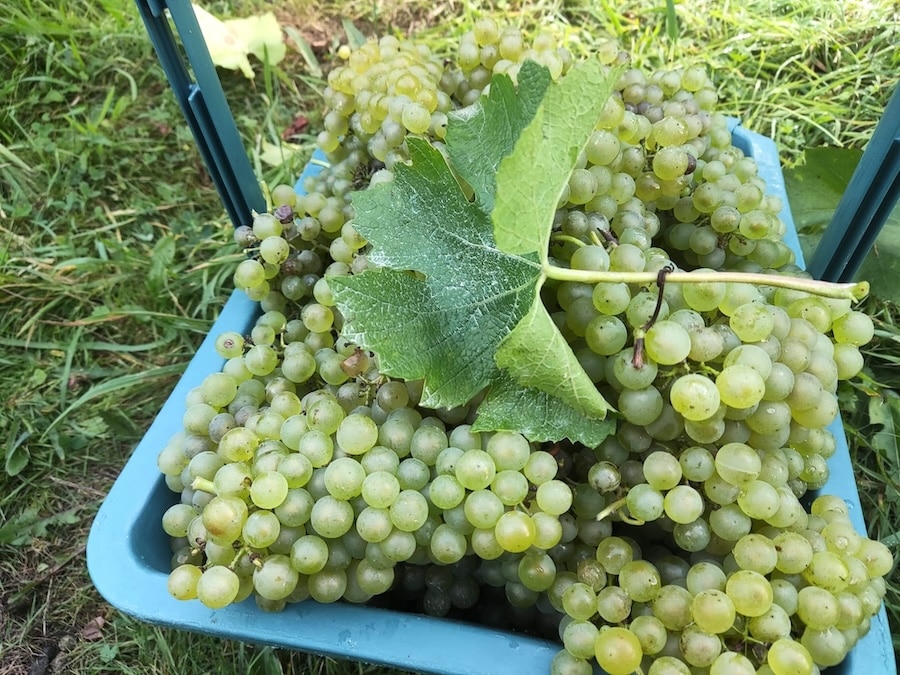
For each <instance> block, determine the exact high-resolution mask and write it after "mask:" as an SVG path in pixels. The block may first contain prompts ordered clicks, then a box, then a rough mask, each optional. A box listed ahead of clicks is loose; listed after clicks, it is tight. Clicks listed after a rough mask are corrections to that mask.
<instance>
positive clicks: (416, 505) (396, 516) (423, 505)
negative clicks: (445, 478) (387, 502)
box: [390, 490, 428, 532]
mask: <svg viewBox="0 0 900 675" xmlns="http://www.w3.org/2000/svg"><path fill="white" fill-rule="evenodd" d="M390 514H391V522H392V523H393V524H394V527H396V528H397V529H399V530H402V531H404V532H414V531H415V530H418V529H419V528H420V527H421V526H422V525H423V524H424V523H425V520H426V518H428V502H427V501H426V500H425V497H423V496H422V495H421V494H420V493H418V492H416V491H415V490H401V491H400V493H399V494H398V495H397V498H396V499H395V500H394V503H393V504H391V506H390Z"/></svg>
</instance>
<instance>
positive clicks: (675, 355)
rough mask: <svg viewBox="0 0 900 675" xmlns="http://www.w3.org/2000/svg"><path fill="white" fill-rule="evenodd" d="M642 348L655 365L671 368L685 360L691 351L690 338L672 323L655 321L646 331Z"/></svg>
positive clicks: (682, 329)
mask: <svg viewBox="0 0 900 675" xmlns="http://www.w3.org/2000/svg"><path fill="white" fill-rule="evenodd" d="M644 347H645V348H646V350H647V354H648V355H649V356H650V358H651V359H653V360H654V361H655V362H656V363H659V364H661V365H666V366H671V365H674V364H676V363H680V362H681V361H683V360H685V359H686V358H687V356H688V354H689V353H690V350H691V338H690V335H688V332H687V331H686V330H685V329H684V328H683V327H682V326H680V325H679V324H677V323H675V322H674V321H665V320H664V321H657V322H656V323H655V324H653V325H652V326H651V327H650V329H649V330H648V331H647V334H646V336H645V337H644Z"/></svg>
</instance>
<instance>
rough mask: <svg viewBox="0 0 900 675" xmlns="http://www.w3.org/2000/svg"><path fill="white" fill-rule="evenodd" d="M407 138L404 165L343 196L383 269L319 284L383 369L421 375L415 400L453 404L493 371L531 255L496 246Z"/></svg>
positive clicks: (528, 300)
mask: <svg viewBox="0 0 900 675" xmlns="http://www.w3.org/2000/svg"><path fill="white" fill-rule="evenodd" d="M407 143H408V145H409V153H410V157H411V159H412V165H411V166H406V165H403V164H399V165H397V166H396V167H395V176H394V180H393V181H391V182H389V183H385V184H383V185H379V186H376V187H374V188H370V189H368V190H365V191H363V192H359V193H357V194H355V195H354V197H353V207H354V210H355V212H356V217H355V219H354V223H355V225H356V227H357V229H358V230H359V231H360V232H361V233H362V234H363V236H365V237H366V238H367V239H368V240H369V242H370V243H371V244H372V245H373V249H372V252H371V253H370V259H371V260H372V261H373V262H375V263H377V264H378V265H381V266H382V267H384V268H386V269H383V270H380V271H375V272H366V273H363V274H360V275H356V276H350V277H334V278H332V279H330V280H329V285H330V286H331V288H332V289H333V291H334V295H335V300H336V301H337V303H338V307H339V308H340V310H341V313H342V314H343V316H344V328H343V331H342V332H343V335H344V336H345V337H347V338H348V339H350V340H352V341H354V342H356V343H357V344H359V345H361V346H363V347H365V348H366V349H371V350H373V351H375V352H376V353H377V354H378V356H379V363H380V367H381V369H382V371H383V372H384V373H385V374H386V375H390V376H394V377H401V378H404V379H422V378H424V379H425V386H424V390H423V395H422V404H423V405H425V406H428V407H435V408H437V407H453V406H458V405H463V404H464V403H466V402H468V401H469V400H470V399H472V398H473V397H474V396H475V394H477V393H478V392H479V391H481V390H482V389H483V388H484V387H485V386H487V385H489V384H490V382H491V380H492V379H493V378H494V377H495V376H496V374H497V365H496V364H495V363H494V353H495V351H496V349H497V344H498V343H499V342H500V340H501V339H502V338H503V337H504V336H505V335H506V334H507V333H509V331H510V330H512V328H513V327H514V326H515V325H516V323H518V322H519V319H521V318H522V316H524V315H525V313H526V312H527V311H528V308H529V307H531V305H532V304H533V303H534V301H535V298H536V286H535V284H536V282H537V279H538V278H539V275H540V271H541V269H540V264H539V263H538V261H537V257H536V256H531V258H526V257H522V256H512V255H508V254H505V253H503V252H502V251H500V250H499V249H497V247H496V246H495V245H494V242H493V238H492V236H491V229H492V228H491V221H490V217H489V215H488V214H486V213H485V212H484V211H483V210H481V208H480V207H479V206H478V205H477V204H475V203H473V202H469V201H468V200H467V199H466V198H465V196H464V195H463V193H462V191H461V190H460V189H459V186H458V184H457V183H456V180H455V178H454V177H453V174H452V173H451V171H450V167H449V166H448V165H447V163H446V161H445V160H444V158H443V157H442V156H441V154H440V153H439V152H438V151H437V150H436V149H435V148H433V147H432V146H431V145H429V144H428V143H426V142H425V141H423V140H421V139H409V140H408V141H407ZM408 270H415V271H416V272H418V274H412V273H410V272H409V271H408ZM423 275H424V278H423Z"/></svg>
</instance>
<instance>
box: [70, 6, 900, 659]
mask: <svg viewBox="0 0 900 675" xmlns="http://www.w3.org/2000/svg"><path fill="white" fill-rule="evenodd" d="M169 4H170V5H172V7H171V9H172V13H173V18H175V19H176V24H178V23H179V20H180V21H181V22H182V25H184V22H187V26H188V29H187V35H186V34H185V31H184V29H182V31H181V33H182V38H183V40H187V41H188V42H190V43H191V49H190V50H186V51H188V52H189V59H190V61H191V65H192V67H193V69H194V73H195V75H196V76H198V79H203V78H204V77H205V78H206V79H207V82H206V83H205V85H204V87H205V88H204V90H203V91H201V90H200V87H199V86H198V85H197V84H196V83H194V82H192V81H191V79H190V76H189V73H188V72H187V70H186V69H185V68H184V64H182V65H181V66H180V68H181V74H180V75H177V76H175V77H173V76H172V75H171V72H170V67H174V66H172V64H175V66H177V61H178V58H179V57H178V55H177V54H176V53H175V52H174V51H172V50H171V49H169V48H168V47H167V46H166V45H165V44H163V43H161V42H160V41H159V39H158V35H157V36H156V38H155V39H154V44H156V46H157V50H158V51H159V53H160V58H161V59H162V60H163V62H164V63H166V62H167V59H170V58H171V59H173V61H172V64H169V65H168V66H167V72H169V73H170V80H171V81H172V84H173V88H174V89H175V91H176V95H177V96H178V98H179V100H180V101H181V102H182V105H183V108H184V110H185V115H186V117H187V119H188V120H189V122H190V123H191V127H192V130H193V131H194V133H195V137H196V138H197V142H198V144H199V145H200V146H201V149H202V150H203V154H204V158H205V159H206V160H207V162H214V163H216V165H217V169H216V170H214V171H213V172H212V173H213V177H214V180H216V184H217V186H218V187H219V190H220V193H230V192H233V191H235V190H237V191H239V192H241V195H231V197H230V198H228V199H225V198H224V197H223V199H224V201H225V203H226V206H227V207H228V210H229V213H230V215H232V217H233V219H234V220H235V222H236V223H237V222H241V221H243V220H244V219H245V218H247V214H248V213H249V209H248V208H246V207H247V206H248V205H250V206H251V207H253V206H257V205H258V203H259V200H260V199H261V195H259V193H258V186H257V185H256V182H255V179H254V178H253V176H252V172H250V175H249V176H248V175H247V173H246V170H245V169H241V171H243V172H244V173H243V175H239V174H236V173H235V172H232V171H230V165H229V162H231V161H234V163H235V164H236V165H241V161H237V156H236V155H235V154H234V147H235V142H234V139H233V138H232V139H231V140H228V139H223V138H221V137H219V136H217V135H216V127H217V125H220V124H222V122H221V119H225V120H226V122H227V121H228V120H230V112H229V111H228V110H227V106H226V108H225V110H224V111H223V110H221V109H218V110H217V112H216V115H217V116H219V118H220V120H219V121H215V120H213V118H212V117H211V115H210V113H209V111H208V110H207V105H221V104H224V95H223V94H222V92H221V86H220V84H219V82H218V79H217V77H216V76H215V70H214V68H212V64H211V63H206V62H208V61H209V58H208V54H207V53H206V50H205V45H203V42H202V38H200V37H199V29H198V28H197V26H196V21H195V20H194V19H193V15H192V14H190V15H189V16H188V13H186V10H185V6H187V7H188V8H189V4H188V3H186V2H182V1H181V0H177V1H176V0H170V1H169ZM139 5H141V9H142V12H144V18H145V20H146V21H148V26H150V21H151V20H152V21H157V22H162V23H159V25H158V26H157V28H158V29H160V30H168V24H167V23H165V22H166V18H165V15H164V13H163V10H164V9H165V2H164V0H139ZM176 5H177V7H176ZM163 24H165V25H163ZM151 33H153V30H151ZM198 40H199V44H198V42H197V41H198ZM161 45H162V46H161ZM166 50H168V51H166ZM204 54H205V61H206V62H204V60H203V59H204ZM197 59H199V60H200V63H197ZM210 73H211V77H212V79H209V78H210ZM213 80H214V81H213ZM220 102H221V103H220ZM223 115H224V116H225V117H223ZM226 126H227V125H226ZM231 126H232V127H233V121H231ZM235 133H236V131H235ZM734 139H735V141H734V142H735V145H737V146H738V147H740V148H741V149H742V150H744V152H745V153H747V154H748V155H750V156H752V157H754V158H755V159H756V161H757V164H758V165H759V169H760V175H761V176H762V177H763V178H764V179H765V180H766V183H767V184H768V186H769V190H770V192H771V193H772V194H776V195H778V196H780V197H781V198H782V199H783V201H784V204H785V209H784V211H783V212H782V214H781V216H782V219H783V220H784V221H785V223H786V224H787V225H788V230H789V232H788V236H787V237H786V241H787V243H789V244H790V245H791V247H792V248H793V249H794V250H795V251H796V252H797V254H798V257H801V254H800V247H799V242H798V240H797V235H796V230H795V228H794V225H793V220H792V218H791V214H790V210H789V208H788V206H787V204H788V202H787V197H786V194H785V191H784V181H783V177H782V173H781V166H780V162H779V159H778V153H777V150H776V147H775V144H774V143H773V142H772V141H771V140H770V139H768V138H766V137H763V136H760V135H759V134H755V133H753V132H750V131H747V130H745V129H743V128H741V127H740V126H736V127H735V128H734ZM226 141H228V142H226ZM237 143H238V147H240V146H239V140H238V142H237ZM229 153H230V154H229ZM229 156H230V157H231V158H232V159H231V160H229V159H228V157H229ZM246 159H247V158H246V155H244V156H243V160H244V162H246ZM220 162H225V164H220ZM247 166H249V163H247ZM312 171H315V169H314V168H312V167H307V172H312ZM302 178H303V177H302V176H301V180H299V181H298V185H300V184H301V182H302ZM236 185H237V186H239V187H235V186H236ZM254 191H256V192H254ZM245 195H250V196H249V197H247V196H245ZM257 208H259V207H258V206H257ZM258 311H259V309H258V305H257V303H254V302H252V301H250V300H249V299H247V298H246V297H245V296H244V295H243V294H242V293H240V292H235V293H234V294H233V295H232V296H231V298H230V299H229V300H228V302H227V303H226V304H225V306H224V308H223V310H222V313H221V315H220V317H219V319H218V320H217V321H216V322H215V324H214V325H213V327H212V329H211V331H210V334H209V335H208V336H207V338H206V339H205V340H204V342H203V343H202V344H201V346H200V348H199V349H198V351H197V354H196V355H195V357H194V358H193V359H192V361H191V362H190V364H189V366H188V368H187V370H186V371H185V373H184V375H183V376H182V378H181V379H180V381H179V382H178V384H177V386H176V387H175V389H174V391H173V392H172V394H171V396H170V397H169V398H168V400H167V401H166V403H165V404H164V405H163V407H162V409H161V410H160V412H159V415H158V416H157V417H156V419H155V421H154V422H153V424H152V425H151V427H150V429H149V430H148V431H147V434H146V435H145V436H144V438H143V439H142V440H141V442H140V443H139V444H138V446H137V448H136V449H135V451H134V454H133V455H132V457H131V458H130V459H129V461H128V463H127V464H126V466H125V468H124V469H123V470H122V473H121V474H120V476H119V478H118V479H117V480H116V482H115V484H114V485H113V487H112V489H111V490H110V493H109V495H108V496H107V498H106V500H105V501H104V503H103V505H102V506H101V508H100V510H99V512H98V514H97V517H96V519H95V520H94V523H93V526H92V528H91V532H90V536H89V539H88V544H87V560H88V570H89V573H90V575H91V578H92V580H93V582H94V584H95V586H96V587H97V589H98V591H99V592H100V594H101V595H102V596H103V597H104V598H105V599H106V600H107V601H108V602H109V603H110V604H112V605H113V606H115V607H116V608H117V609H119V610H121V611H122V612H124V613H126V614H129V615H131V616H134V617H136V618H138V619H141V620H143V621H147V622H150V623H154V624H160V625H165V626H171V627H175V628H180V629H184V630H191V631H196V632H201V633H207V634H211V635H216V636H220V637H224V638H233V639H238V640H244V641H248V642H254V643H258V644H265V645H273V646H279V647H284V648H290V649H298V650H302V651H309V652H315V653H320V654H328V655H332V656H336V657H339V658H349V659H357V660H362V661H369V662H376V663H383V664H388V665H394V666H398V667H401V668H406V669H411V670H422V671H429V672H435V673H458V674H459V675H472V674H475V673H485V674H488V673H489V674H491V675H503V674H507V673H508V674H509V675H522V674H524V673H535V674H538V673H547V672H549V664H550V660H551V659H552V657H553V655H554V654H555V653H556V652H557V651H558V650H559V649H560V645H559V644H558V643H556V642H549V641H545V640H539V639H535V638H531V637H528V636H524V635H521V634H517V633H514V632H509V631H501V630H496V629H491V628H487V627H484V626H480V625H475V624H470V623H464V622H460V621H453V620H446V619H437V618H432V617H427V616H422V615H418V614H410V613H404V612H398V611H392V610H386V609H380V608H374V607H368V606H365V605H351V604H347V603H342V602H339V603H334V604H328V605H323V604H319V603H317V602H315V601H312V600H308V601H306V602H303V603H299V604H291V605H288V606H287V608H286V609H285V610H284V611H283V612H280V613H266V612H263V611H261V610H259V609H257V607H256V605H255V603H254V601H253V600H252V599H249V600H247V601H244V602H242V603H240V604H237V605H232V606H229V607H227V608H225V609H221V610H210V609H207V608H206V607H204V606H203V605H202V604H201V603H200V602H198V601H192V602H181V601H178V600H175V599H173V598H172V597H170V596H169V594H168V592H167V590H166V579H167V576H168V573H169V569H170V568H169V565H170V548H169V538H168V536H167V535H166V534H165V533H164V532H163V531H162V528H161V525H160V519H161V517H162V514H163V513H164V512H165V510H166V509H167V508H168V507H169V506H171V505H172V504H174V503H176V502H177V501H178V495H176V494H174V493H172V492H171V491H170V490H169V489H168V488H167V487H166V484H165V482H164V479H163V477H162V476H161V475H160V473H159V470H158V468H157V465H156V458H157V455H158V453H159V451H160V449H162V448H163V447H164V446H165V445H166V443H167V442H168V440H169V438H170V437H171V436H172V435H174V434H175V433H177V432H179V431H181V428H182V426H181V419H182V415H183V413H184V409H185V403H184V402H185V398H186V396H187V394H188V392H189V391H190V390H191V389H193V388H194V387H196V386H198V385H199V384H200V383H201V382H202V381H203V379H204V378H205V377H206V376H207V375H208V374H209V373H212V372H218V371H219V370H220V369H221V368H222V365H223V364H224V359H222V358H221V357H219V356H218V355H217V354H216V352H215V348H214V343H215V338H216V336H217V335H219V334H220V333H222V332H224V331H238V332H240V333H247V332H249V330H250V328H251V327H252V326H253V323H254V321H255V319H256V316H257V313H258ZM831 431H832V432H833V433H834V435H835V438H836V440H837V446H838V447H837V451H836V453H835V454H834V456H833V457H832V458H831V459H830V460H829V466H830V468H831V478H830V480H829V482H828V484H827V485H826V486H825V488H824V490H823V491H824V492H827V493H830V494H835V495H839V496H841V497H842V498H843V499H844V500H845V501H846V502H847V503H848V505H849V506H850V514H851V517H852V518H853V522H854V524H855V525H856V527H857V529H858V530H859V531H860V532H865V523H864V521H863V514H862V509H861V506H860V501H859V494H858V491H857V486H856V482H855V479H854V475H853V467H852V465H851V462H850V456H849V451H848V449H847V444H846V440H845V436H844V431H843V427H842V426H841V423H840V421H839V420H838V421H836V422H835V423H834V424H833V425H832V426H831ZM827 672H828V673H829V674H830V675H893V674H894V673H896V666H895V661H894V652H893V648H892V645H891V637H890V631H889V628H888V624H887V616H886V613H885V610H884V609H883V608H882V609H881V611H880V612H879V613H878V614H877V615H876V616H875V617H874V619H873V621H872V626H871V630H870V632H869V633H868V635H866V636H865V637H864V638H863V639H862V640H860V642H859V643H858V644H857V646H856V648H855V649H854V650H853V652H852V653H851V654H850V656H849V657H848V658H847V659H846V660H845V661H844V663H842V664H841V665H840V666H838V667H835V668H832V669H829V670H828V671H827Z"/></svg>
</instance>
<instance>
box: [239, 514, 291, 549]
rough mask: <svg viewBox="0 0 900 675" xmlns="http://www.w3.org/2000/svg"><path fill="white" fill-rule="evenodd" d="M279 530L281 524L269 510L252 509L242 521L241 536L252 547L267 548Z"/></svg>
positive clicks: (272, 542) (273, 541) (276, 537)
mask: <svg viewBox="0 0 900 675" xmlns="http://www.w3.org/2000/svg"><path fill="white" fill-rule="evenodd" d="M280 532H281V524H280V522H279V520H278V516H276V515H275V514H274V513H272V512H271V511H264V510H260V511H254V512H253V513H251V514H250V515H249V516H247V520H246V521H245V522H244V527H243V530H242V532H241V536H242V537H243V539H244V542H245V543H246V544H247V545H248V546H251V547H253V548H268V547H269V546H271V545H272V544H274V543H275V540H276V539H278V535H279V533H280Z"/></svg>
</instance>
